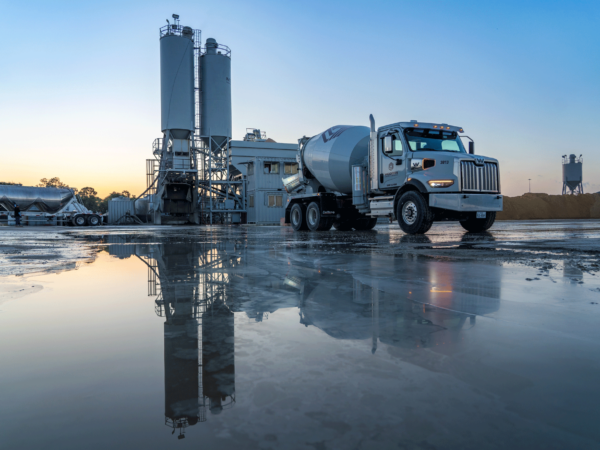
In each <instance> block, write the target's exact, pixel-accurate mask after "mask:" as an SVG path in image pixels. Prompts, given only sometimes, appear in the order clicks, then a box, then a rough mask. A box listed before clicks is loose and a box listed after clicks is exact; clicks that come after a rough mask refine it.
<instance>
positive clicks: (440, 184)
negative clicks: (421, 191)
mask: <svg viewBox="0 0 600 450" xmlns="http://www.w3.org/2000/svg"><path fill="white" fill-rule="evenodd" d="M427 183H429V186H431V187H432V188H445V187H450V186H452V185H453V184H454V180H429V181H428V182H427Z"/></svg>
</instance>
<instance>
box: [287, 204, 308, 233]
mask: <svg viewBox="0 0 600 450" xmlns="http://www.w3.org/2000/svg"><path fill="white" fill-rule="evenodd" d="M290 222H291V223H292V228H293V229H294V231H301V230H306V229H308V227H307V226H306V208H305V207H304V205H301V204H300V203H295V204H294V205H293V206H292V210H291V211H290Z"/></svg>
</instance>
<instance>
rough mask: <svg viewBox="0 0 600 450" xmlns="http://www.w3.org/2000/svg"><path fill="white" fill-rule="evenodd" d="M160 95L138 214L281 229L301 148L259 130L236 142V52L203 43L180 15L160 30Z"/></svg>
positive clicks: (169, 220) (149, 217)
mask: <svg viewBox="0 0 600 450" xmlns="http://www.w3.org/2000/svg"><path fill="white" fill-rule="evenodd" d="M160 92H161V130H162V133H163V136H162V137H161V138H158V139H156V140H155V141H154V143H153V148H152V151H153V154H154V159H149V160H147V161H146V191H145V192H144V193H143V194H142V196H140V197H142V198H140V199H139V200H136V203H135V212H136V214H137V215H138V216H145V217H146V218H147V220H148V221H151V222H153V223H154V224H186V223H192V224H215V223H256V224H279V222H280V219H281V218H282V217H283V216H284V212H285V210H284V206H285V203H286V199H287V195H286V193H285V191H284V189H283V184H282V182H281V179H282V178H284V177H285V176H289V174H290V173H295V171H297V163H296V161H295V152H296V148H297V145H296V144H280V143H276V142H275V141H273V140H271V139H266V136H264V133H261V132H260V131H258V130H254V131H257V132H258V135H257V134H256V133H254V132H252V133H248V134H247V135H246V137H245V138H244V140H243V141H233V140H232V106H231V50H230V49H229V47H227V46H225V45H221V44H219V43H218V42H217V41H216V40H215V39H213V38H208V39H207V40H206V42H205V45H204V46H202V39H201V31H200V30H196V29H192V28H191V27H188V26H181V25H180V23H179V16H177V15H176V14H173V23H168V24H167V25H166V26H163V27H162V28H160ZM279 168H280V169H279ZM275 169H277V170H275ZM249 190H250V191H252V192H249Z"/></svg>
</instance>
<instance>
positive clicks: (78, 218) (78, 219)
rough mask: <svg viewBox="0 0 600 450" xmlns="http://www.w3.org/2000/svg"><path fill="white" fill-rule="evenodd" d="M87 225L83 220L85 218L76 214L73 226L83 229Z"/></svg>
mask: <svg viewBox="0 0 600 450" xmlns="http://www.w3.org/2000/svg"><path fill="white" fill-rule="evenodd" d="M86 224H87V220H85V216H84V215H82V214H77V215H76V216H75V217H73V225H75V226H76V227H83V226H85V225H86Z"/></svg>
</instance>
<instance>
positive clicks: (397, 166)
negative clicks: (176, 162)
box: [379, 132, 406, 189]
mask: <svg viewBox="0 0 600 450" xmlns="http://www.w3.org/2000/svg"><path fill="white" fill-rule="evenodd" d="M379 144H380V145H379V146H380V148H381V151H380V152H379V168H380V171H379V188H380V189H387V188H394V187H398V186H401V185H402V184H404V179H405V176H406V161H405V159H406V155H405V148H404V145H403V143H402V139H401V137H400V133H398V132H392V133H389V134H386V135H384V136H381V137H380V138H379Z"/></svg>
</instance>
